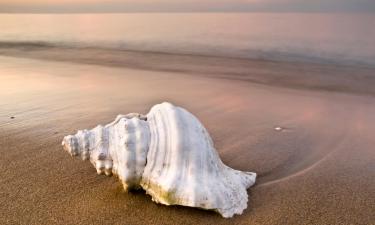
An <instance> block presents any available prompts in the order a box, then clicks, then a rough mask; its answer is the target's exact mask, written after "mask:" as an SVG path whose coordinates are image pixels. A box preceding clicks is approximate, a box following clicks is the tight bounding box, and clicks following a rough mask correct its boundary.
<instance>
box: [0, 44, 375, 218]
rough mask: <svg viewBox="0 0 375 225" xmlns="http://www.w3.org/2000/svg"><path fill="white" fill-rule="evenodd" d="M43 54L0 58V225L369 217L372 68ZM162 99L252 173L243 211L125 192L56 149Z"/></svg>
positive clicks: (373, 202)
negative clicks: (230, 213) (138, 62)
mask: <svg viewBox="0 0 375 225" xmlns="http://www.w3.org/2000/svg"><path fill="white" fill-rule="evenodd" d="M3 53H4V52H3ZM13 53H14V52H13ZM13 53H12V54H6V55H12V56H19V55H17V54H16V53H14V54H13ZM48 54H50V55H51V54H52V53H51V51H50V52H49V53H47V54H46V53H42V54H39V53H38V54H34V55H33V56H34V57H29V56H27V54H25V55H23V57H26V58H20V57H7V56H0V65H1V67H0V156H1V157H0V171H1V172H2V174H1V176H0V202H1V204H0V224H371V223H373V222H374V221H375V215H374V210H375V198H374V196H375V164H374V160H375V151H374V145H375V138H374V134H375V104H374V103H375V99H374V92H375V88H373V89H372V88H371V87H375V82H374V81H375V78H374V77H375V70H374V69H371V68H355V67H349V68H346V67H339V66H328V65H316V64H293V63H276V62H265V61H250V60H240V59H239V60H234V59H232V60H229V59H228V60H225V59H219V58H207V57H201V58H200V59H199V57H198V58H197V57H190V58H189V57H188V56H178V57H180V58H178V57H177V56H176V57H174V56H169V58H168V55H163V56H161V57H157V55H155V54H154V55H152V54H151V55H147V56H145V57H143V58H146V59H148V61H147V60H146V62H142V66H139V67H134V66H133V67H132V66H127V65H123V64H121V62H122V61H126V59H129V58H131V59H133V60H135V59H134V57H131V54H138V53H128V55H124V56H123V57H121V60H122V61H121V60H120V62H117V63H114V65H110V66H111V67H110V66H109V64H108V63H96V61H95V60H91V61H90V60H88V61H86V62H85V63H89V64H91V65H89V64H83V63H82V60H79V59H76V63H72V62H68V61H74V60H64V59H59V60H60V61H63V62H54V61H49V60H45V58H48V57H46V56H48ZM68 54H70V53H69V51H67V52H65V55H63V57H65V56H67V55H68ZM129 54H130V56H129ZM88 55H90V54H88ZM133 56H134V55H133ZM43 57H44V58H43ZM163 57H165V58H164V59H163ZM31 58H34V59H31ZM78 58H79V57H78ZM116 58H117V57H116ZM141 58H142V57H141ZM106 59H108V58H106ZM172 59H174V60H175V61H170V60H172ZM107 61H111V60H107ZM77 62H79V63H77ZM155 62H158V63H155ZM168 62H171V63H170V64H171V66H170V67H168ZM172 62H173V63H172ZM93 64H100V65H93ZM145 65H146V66H145ZM150 65H151V66H150ZM152 65H154V66H152ZM155 65H163V66H164V67H163V68H155ZM175 67H178V68H175ZM168 68H169V69H168ZM233 71H234V72H236V73H234V72H233ZM284 75H285V76H284ZM340 75H342V76H340ZM162 101H170V102H173V103H175V104H177V105H180V106H183V107H185V108H187V109H188V110H189V111H191V112H192V113H194V114H195V115H196V116H197V117H198V118H199V119H200V120H201V121H202V123H203V124H204V125H205V126H206V128H207V129H208V131H209V132H210V134H211V136H212V138H213V140H214V142H215V146H216V148H217V150H218V151H219V154H220V156H221V158H222V159H223V161H224V162H225V163H226V164H227V165H229V166H231V167H233V168H236V169H241V170H248V171H255V172H257V173H258V180H257V184H256V186H254V187H252V188H251V189H249V205H248V208H247V209H246V210H245V211H244V213H243V215H240V216H235V217H234V218H232V219H223V218H221V217H220V216H219V215H218V214H216V213H214V212H209V211H203V210H198V209H192V208H187V207H179V206H173V207H167V206H163V205H158V204H155V203H153V202H152V201H151V198H150V197H149V196H147V195H146V194H145V193H144V192H142V191H139V192H131V193H125V192H124V191H123V190H122V187H121V185H120V183H119V182H118V181H117V179H116V178H115V177H111V178H108V177H105V176H99V175H97V174H96V172H95V168H93V166H92V165H91V164H90V163H89V162H83V161H80V160H78V159H73V158H71V157H70V156H69V155H68V154H67V153H66V152H64V151H63V149H62V148H61V145H60V143H61V140H62V138H63V136H65V135H67V134H72V133H74V132H76V130H78V129H83V128H91V127H94V126H96V125H97V124H99V123H101V124H105V123H108V122H110V121H112V120H113V119H114V118H115V116H116V115H117V114H120V113H128V112H140V113H146V112H147V111H148V110H149V108H150V107H151V106H152V105H154V104H156V103H160V102H162ZM11 117H12V118H11ZM276 127H281V128H283V129H281V130H278V129H275V128H276Z"/></svg>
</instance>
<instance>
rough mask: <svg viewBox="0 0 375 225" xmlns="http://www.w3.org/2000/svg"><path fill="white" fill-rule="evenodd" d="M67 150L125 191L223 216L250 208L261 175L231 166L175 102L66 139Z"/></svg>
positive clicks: (192, 118)
mask: <svg viewBox="0 0 375 225" xmlns="http://www.w3.org/2000/svg"><path fill="white" fill-rule="evenodd" d="M62 145H63V146H64V149H65V150H66V151H68V152H69V153H70V154H71V155H72V156H78V157H81V158H82V159H84V160H87V159H89V160H90V162H91V163H92V164H93V165H94V166H95V168H96V170H97V172H98V174H106V175H111V174H115V175H117V176H118V177H119V179H120V180H121V182H122V184H123V186H124V189H125V190H130V189H138V188H143V189H144V190H145V191H146V193H147V194H149V195H151V196H152V200H153V201H155V202H157V203H161V204H165V205H183V206H190V207H198V208H202V209H206V210H214V211H216V212H218V213H220V214H221V215H222V216H223V217H232V216H233V215H234V214H241V213H242V212H243V210H244V209H246V207H247V200H248V195H247V190H246V189H247V188H249V187H250V186H252V185H253V184H254V183H255V179H256V174H255V173H252V172H242V171H239V170H234V169H232V168H230V167H228V166H226V165H225V164H224V163H223V162H222V161H221V160H220V157H219V155H218V153H217V151H216V150H215V148H214V145H213V142H212V140H211V137H210V135H209V134H208V132H207V130H206V129H205V128H204V127H203V125H202V124H201V123H200V122H199V120H198V119H197V118H196V117H195V116H194V115H192V114H191V113H189V112H188V111H186V110H185V109H183V108H180V107H176V106H174V105H172V104H170V103H166V102H165V103H162V104H158V105H155V106H153V107H152V109H151V110H150V112H149V113H148V114H147V115H146V116H144V115H141V114H136V113H132V114H127V115H119V116H117V118H116V119H115V121H114V122H112V123H110V124H108V125H106V126H100V125H99V126H97V127H95V128H94V129H92V130H82V131H78V132H77V134H75V135H68V136H66V137H64V140H63V142H62Z"/></svg>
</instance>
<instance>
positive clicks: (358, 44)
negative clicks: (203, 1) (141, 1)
mask: <svg viewBox="0 0 375 225" xmlns="http://www.w3.org/2000/svg"><path fill="white" fill-rule="evenodd" d="M30 44H33V45H38V46H41V47H43V45H54V46H69V47H94V48H111V49H112V48H113V49H118V50H135V51H152V52H166V53H177V54H193V55H213V56H224V57H240V58H250V59H266V60H277V61H278V60H281V61H306V62H319V63H338V64H355V65H367V66H375V15H374V14H318V13H128V14H0V48H1V47H7V48H9V47H12V46H13V47H14V46H16V47H19V46H22V45H30Z"/></svg>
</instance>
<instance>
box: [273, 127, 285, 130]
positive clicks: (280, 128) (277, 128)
mask: <svg viewBox="0 0 375 225" xmlns="http://www.w3.org/2000/svg"><path fill="white" fill-rule="evenodd" d="M275 130H276V131H282V130H283V128H282V127H275Z"/></svg>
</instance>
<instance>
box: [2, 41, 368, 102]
mask: <svg viewBox="0 0 375 225" xmlns="http://www.w3.org/2000/svg"><path fill="white" fill-rule="evenodd" d="M16 46H18V45H17V43H15V44H14V45H10V46H8V45H3V46H2V45H1V44H0V55H3V56H8V57H16V58H30V59H39V60H48V61H56V62H70V63H77V64H88V65H101V66H108V67H116V68H128V69H137V70H146V71H158V72H169V73H185V74H190V75H196V74H199V76H207V77H213V78H221V79H230V80H240V81H246V82H251V83H256V84H263V85H269V86H276V87H286V88H293V89H308V90H318V91H320V90H323V91H328V92H341V93H351V94H358V95H370V96H375V89H374V88H373V87H374V86H375V75H374V74H375V68H372V67H366V66H350V65H335V64H319V63H304V62H282V61H270V60H261V59H258V60H255V59H244V58H226V57H214V56H204V55H188V54H171V53H159V52H140V51H124V50H113V49H104V48H92V47H86V48H71V47H58V46H54V45H48V44H46V43H34V44H30V43H25V44H24V45H21V47H16Z"/></svg>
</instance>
